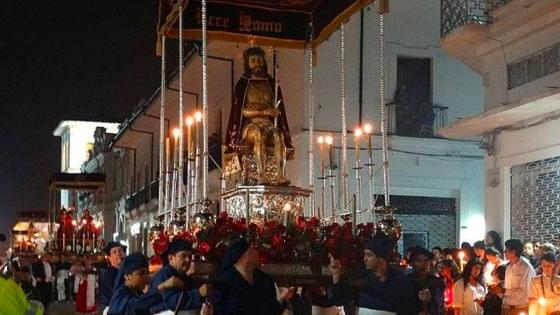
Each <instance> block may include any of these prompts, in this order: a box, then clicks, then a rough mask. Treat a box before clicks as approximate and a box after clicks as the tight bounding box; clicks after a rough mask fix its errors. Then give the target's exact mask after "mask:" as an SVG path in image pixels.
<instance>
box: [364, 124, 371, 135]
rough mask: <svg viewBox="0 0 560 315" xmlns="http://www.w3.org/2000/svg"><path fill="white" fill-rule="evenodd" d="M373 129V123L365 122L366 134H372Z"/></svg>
mask: <svg viewBox="0 0 560 315" xmlns="http://www.w3.org/2000/svg"><path fill="white" fill-rule="evenodd" d="M372 131H373V128H372V127H371V124H365V125H364V132H365V133H366V134H370V133H371V132H372Z"/></svg>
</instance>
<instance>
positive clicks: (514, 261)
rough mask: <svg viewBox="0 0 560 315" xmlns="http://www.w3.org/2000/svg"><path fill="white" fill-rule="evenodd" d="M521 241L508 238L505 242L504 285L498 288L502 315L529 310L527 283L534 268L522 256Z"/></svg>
mask: <svg viewBox="0 0 560 315" xmlns="http://www.w3.org/2000/svg"><path fill="white" fill-rule="evenodd" d="M522 253H523V243H522V242H521V241H520V240H518V239H510V240H507V241H506V243H505V250H504V254H505V257H506V259H507V260H508V261H509V264H508V265H507V267H506V277H505V280H504V287H503V288H498V289H497V291H498V293H501V294H503V298H502V315H514V314H515V315H517V314H521V313H525V314H527V312H528V311H529V284H530V283H531V279H532V278H533V277H534V276H535V270H534V269H533V266H531V264H530V263H529V261H528V260H527V259H526V258H524V257H522V256H521V254H522Z"/></svg>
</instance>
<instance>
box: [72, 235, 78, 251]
mask: <svg viewBox="0 0 560 315" xmlns="http://www.w3.org/2000/svg"><path fill="white" fill-rule="evenodd" d="M72 250H74V251H75V252H77V251H76V233H75V232H72Z"/></svg>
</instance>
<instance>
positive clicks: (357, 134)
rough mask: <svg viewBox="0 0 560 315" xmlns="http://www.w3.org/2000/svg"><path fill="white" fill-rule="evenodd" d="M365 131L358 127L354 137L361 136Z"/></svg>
mask: <svg viewBox="0 0 560 315" xmlns="http://www.w3.org/2000/svg"><path fill="white" fill-rule="evenodd" d="M362 134H363V131H362V129H360V128H356V130H354V137H356V138H359V137H360V136H362Z"/></svg>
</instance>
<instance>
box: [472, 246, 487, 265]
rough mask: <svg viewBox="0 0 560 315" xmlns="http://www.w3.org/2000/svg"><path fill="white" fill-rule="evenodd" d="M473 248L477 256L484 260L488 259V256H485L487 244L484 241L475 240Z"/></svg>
mask: <svg viewBox="0 0 560 315" xmlns="http://www.w3.org/2000/svg"><path fill="white" fill-rule="evenodd" d="M473 249H474V254H475V255H476V258H478V259H479V260H480V261H482V262H484V261H486V258H485V257H484V251H485V250H486V244H485V243H484V241H476V242H474V245H473Z"/></svg>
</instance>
